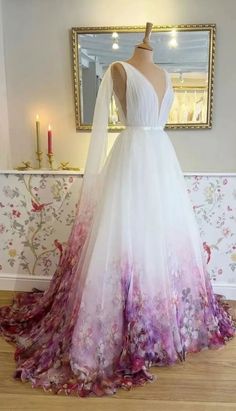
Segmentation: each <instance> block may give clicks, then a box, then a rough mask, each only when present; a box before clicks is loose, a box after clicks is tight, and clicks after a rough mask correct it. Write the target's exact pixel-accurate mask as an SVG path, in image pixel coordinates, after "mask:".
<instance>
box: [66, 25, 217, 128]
mask: <svg viewBox="0 0 236 411" xmlns="http://www.w3.org/2000/svg"><path fill="white" fill-rule="evenodd" d="M144 32H145V26H110V27H72V29H71V44H72V57H73V58H72V66H73V84H74V104H75V123H76V130H77V131H86V130H87V131H91V126H92V119H93V111H94V106H95V101H96V95H97V91H98V88H99V85H100V82H101V79H102V77H103V74H104V72H105V71H106V69H107V67H108V66H109V64H110V63H112V62H113V61H117V60H123V61H125V60H128V58H129V57H130V56H131V55H132V54H133V50H134V46H135V45H136V44H138V43H140V42H141V41H142V39H143V35H144ZM215 39H216V25H215V24H187V25H185V24H182V25H176V26H153V28H152V34H151V44H152V47H153V49H154V50H153V57H154V62H155V63H156V64H158V65H160V66H161V67H164V68H165V69H166V70H167V71H168V72H170V73H171V80H172V84H173V88H174V93H175V97H174V101H173V104H172V107H171V110H170V113H169V118H168V121H167V124H166V128H170V129H178V128H183V129H206V128H211V127H212V108H213V83H214V60H215V41H216V40H215ZM123 128H124V126H122V124H121V122H120V119H119V117H118V114H117V109H116V106H115V101H114V99H113V98H112V100H111V104H110V116H109V126H108V130H109V131H115V132H119V131H121V130H122V129H123Z"/></svg>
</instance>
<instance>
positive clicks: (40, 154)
mask: <svg viewBox="0 0 236 411" xmlns="http://www.w3.org/2000/svg"><path fill="white" fill-rule="evenodd" d="M42 155H43V152H42V151H36V159H37V162H38V168H39V169H40V168H41V164H42Z"/></svg>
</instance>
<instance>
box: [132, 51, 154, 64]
mask: <svg viewBox="0 0 236 411" xmlns="http://www.w3.org/2000/svg"><path fill="white" fill-rule="evenodd" d="M129 61H130V62H133V63H136V62H137V63H153V51H152V50H148V49H142V48H140V47H135V49H134V53H133V55H132V57H131V58H130V59H129Z"/></svg>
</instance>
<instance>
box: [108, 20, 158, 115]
mask: <svg viewBox="0 0 236 411" xmlns="http://www.w3.org/2000/svg"><path fill="white" fill-rule="evenodd" d="M152 26H153V24H152V23H149V22H148V23H146V31H145V36H144V39H143V42H142V43H140V44H137V45H136V46H135V49H134V53H133V55H132V57H131V58H130V59H129V60H127V61H126V63H129V64H131V65H132V66H134V67H135V68H136V69H137V70H139V71H140V72H141V73H142V74H143V75H144V76H145V77H146V78H147V79H148V80H149V81H150V83H151V84H152V85H153V87H154V89H155V90H156V93H157V95H158V99H159V101H160V103H161V101H162V98H163V96H164V92H165V88H166V80H165V72H164V70H163V69H162V68H160V67H159V66H158V65H157V64H155V63H154V62H153V48H152V47H151V45H150V35H151V30H152ZM111 75H112V79H113V89H114V92H115V94H116V96H117V97H118V99H119V102H120V104H121V106H122V109H123V112H124V113H125V114H126V101H125V100H126V99H125V96H126V72H125V69H124V67H123V66H122V64H120V63H118V62H117V63H114V64H113V65H112V67H111Z"/></svg>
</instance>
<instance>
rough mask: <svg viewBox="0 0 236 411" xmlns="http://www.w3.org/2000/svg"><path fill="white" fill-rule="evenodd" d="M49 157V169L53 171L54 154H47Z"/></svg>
mask: <svg viewBox="0 0 236 411" xmlns="http://www.w3.org/2000/svg"><path fill="white" fill-rule="evenodd" d="M47 156H48V162H49V168H50V170H53V157H54V156H53V153H47Z"/></svg>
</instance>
